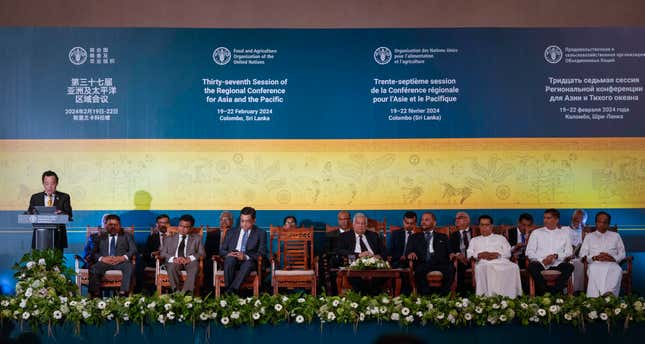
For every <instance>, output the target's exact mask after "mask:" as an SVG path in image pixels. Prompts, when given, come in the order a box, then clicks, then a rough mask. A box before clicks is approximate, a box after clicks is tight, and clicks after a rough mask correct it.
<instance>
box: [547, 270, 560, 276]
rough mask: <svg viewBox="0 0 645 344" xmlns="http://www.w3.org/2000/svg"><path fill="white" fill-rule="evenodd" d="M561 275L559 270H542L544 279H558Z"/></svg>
mask: <svg viewBox="0 0 645 344" xmlns="http://www.w3.org/2000/svg"><path fill="white" fill-rule="evenodd" d="M561 274H562V273H561V272H560V271H558V270H542V276H544V277H558V276H560V275H561Z"/></svg>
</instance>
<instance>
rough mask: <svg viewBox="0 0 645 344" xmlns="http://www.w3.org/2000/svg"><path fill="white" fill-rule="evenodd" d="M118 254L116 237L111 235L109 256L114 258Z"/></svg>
mask: <svg viewBox="0 0 645 344" xmlns="http://www.w3.org/2000/svg"><path fill="white" fill-rule="evenodd" d="M115 254H116V235H110V250H109V252H108V256H114V255H115Z"/></svg>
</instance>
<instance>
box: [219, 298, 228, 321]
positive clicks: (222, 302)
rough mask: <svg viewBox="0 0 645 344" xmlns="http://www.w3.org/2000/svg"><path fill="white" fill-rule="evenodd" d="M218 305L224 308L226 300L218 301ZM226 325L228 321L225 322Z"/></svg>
mask: <svg viewBox="0 0 645 344" xmlns="http://www.w3.org/2000/svg"><path fill="white" fill-rule="evenodd" d="M219 305H220V306H221V307H226V305H227V303H226V300H220V301H219ZM227 320H228V319H227ZM227 323H228V321H227Z"/></svg>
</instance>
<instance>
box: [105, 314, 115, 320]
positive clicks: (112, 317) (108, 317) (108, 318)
mask: <svg viewBox="0 0 645 344" xmlns="http://www.w3.org/2000/svg"><path fill="white" fill-rule="evenodd" d="M106 318H107V320H112V319H114V314H112V313H110V314H108V315H107V317H106Z"/></svg>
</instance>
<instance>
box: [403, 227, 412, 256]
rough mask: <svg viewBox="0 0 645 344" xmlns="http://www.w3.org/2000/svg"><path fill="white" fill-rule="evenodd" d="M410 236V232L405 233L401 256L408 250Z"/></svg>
mask: <svg viewBox="0 0 645 344" xmlns="http://www.w3.org/2000/svg"><path fill="white" fill-rule="evenodd" d="M410 235H412V231H406V233H405V243H404V244H403V254H405V251H406V250H407V249H408V240H409V239H410Z"/></svg>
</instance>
